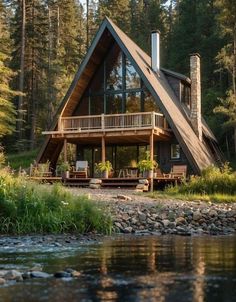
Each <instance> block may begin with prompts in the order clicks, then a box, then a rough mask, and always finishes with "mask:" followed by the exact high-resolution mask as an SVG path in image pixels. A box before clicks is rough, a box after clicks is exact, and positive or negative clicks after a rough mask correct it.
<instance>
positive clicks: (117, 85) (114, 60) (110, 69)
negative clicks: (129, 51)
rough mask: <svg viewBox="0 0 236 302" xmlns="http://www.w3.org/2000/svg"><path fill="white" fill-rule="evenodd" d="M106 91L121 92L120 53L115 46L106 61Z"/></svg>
mask: <svg viewBox="0 0 236 302" xmlns="http://www.w3.org/2000/svg"><path fill="white" fill-rule="evenodd" d="M105 64H106V89H107V90H111V91H113V90H122V88H123V85H122V75H123V72H122V70H123V69H122V52H121V50H120V48H119V46H118V45H117V44H115V45H114V46H113V47H112V49H111V51H110V53H109V54H108V57H107V60H106V63H105Z"/></svg>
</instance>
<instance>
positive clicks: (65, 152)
mask: <svg viewBox="0 0 236 302" xmlns="http://www.w3.org/2000/svg"><path fill="white" fill-rule="evenodd" d="M63 151H64V162H67V139H66V138H65V139H64V147H63Z"/></svg>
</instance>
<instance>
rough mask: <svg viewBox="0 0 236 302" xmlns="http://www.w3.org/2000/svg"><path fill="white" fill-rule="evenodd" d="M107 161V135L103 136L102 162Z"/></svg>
mask: <svg viewBox="0 0 236 302" xmlns="http://www.w3.org/2000/svg"><path fill="white" fill-rule="evenodd" d="M105 161H106V146H105V137H104V136H102V162H103V163H105Z"/></svg>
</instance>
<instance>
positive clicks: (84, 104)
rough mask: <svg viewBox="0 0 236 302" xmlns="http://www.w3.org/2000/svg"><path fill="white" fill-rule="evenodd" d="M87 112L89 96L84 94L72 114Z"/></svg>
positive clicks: (84, 113)
mask: <svg viewBox="0 0 236 302" xmlns="http://www.w3.org/2000/svg"><path fill="white" fill-rule="evenodd" d="M88 114H89V98H88V97H87V96H84V97H83V98H82V99H81V100H80V101H79V104H78V106H77V108H76V110H75V112H74V114H73V115H88Z"/></svg>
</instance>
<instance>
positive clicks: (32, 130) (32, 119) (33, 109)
mask: <svg viewBox="0 0 236 302" xmlns="http://www.w3.org/2000/svg"><path fill="white" fill-rule="evenodd" d="M34 18H35V11H34V2H33V7H32V27H33V28H32V31H33V33H34V21H35V20H34ZM31 60H32V61H31V68H32V73H31V106H30V107H31V110H30V111H31V114H30V149H31V150H32V149H33V148H34V143H35V129H36V104H35V46H34V43H33V44H32V58H31Z"/></svg>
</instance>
